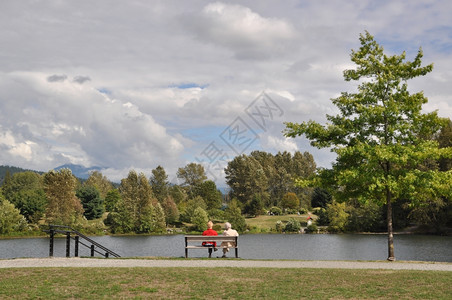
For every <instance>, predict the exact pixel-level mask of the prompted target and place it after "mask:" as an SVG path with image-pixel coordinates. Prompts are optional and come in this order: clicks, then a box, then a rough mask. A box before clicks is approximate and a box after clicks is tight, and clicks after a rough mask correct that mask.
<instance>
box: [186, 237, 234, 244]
mask: <svg viewBox="0 0 452 300" xmlns="http://www.w3.org/2000/svg"><path fill="white" fill-rule="evenodd" d="M237 238H238V237H237V236H224V235H186V236H185V242H186V243H188V242H204V241H216V242H234V243H236V245H237V240H238V239H237Z"/></svg>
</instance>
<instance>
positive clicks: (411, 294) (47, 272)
mask: <svg viewBox="0 0 452 300" xmlns="http://www.w3.org/2000/svg"><path fill="white" fill-rule="evenodd" d="M451 283H452V272H439V271H394V270H345V269H334V270H333V269H272V268H215V269H213V268H20V269H0V299H124V298H133V299H256V298H260V299H332V298H333V299H345V298H353V299H450V295H452V284H451Z"/></svg>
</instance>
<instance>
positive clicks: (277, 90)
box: [0, 0, 452, 186]
mask: <svg viewBox="0 0 452 300" xmlns="http://www.w3.org/2000/svg"><path fill="white" fill-rule="evenodd" d="M451 11H452V2H451V1H448V0H444V1H440V0H438V1H434V0H431V1H430V0H422V1H421V0H411V1H400V0H395V1H384V0H383V1H380V0H378V1H377V0H355V1H348V0H347V1H345V0H343V1H341V0H325V1H315V0H310V1H305V0H297V1H296V0H292V1H291V0H288V1H277V0H274V1H269V0H263V1H221V2H220V1H219V2H214V1H182V0H181V1H171V0H169V1H168V0H165V1H163V0H162V1H148V0H127V1H119V0H78V1H63V0H47V1H41V0H21V1H16V0H2V1H0V45H1V47H0V165H10V166H17V167H22V168H26V169H32V170H38V171H44V172H46V171H49V170H51V169H53V168H56V167H58V166H60V165H63V164H68V163H72V164H79V165H83V166H85V167H93V166H98V167H101V168H102V169H101V172H102V174H103V175H105V176H107V178H108V179H110V180H112V181H116V182H119V181H120V180H121V178H125V177H126V176H127V174H128V172H129V171H130V170H132V169H133V170H135V171H137V172H144V173H145V174H146V175H147V176H150V175H151V170H152V169H155V168H156V167H157V166H159V165H161V166H162V167H164V169H165V170H166V172H167V174H168V176H169V180H170V181H171V182H173V183H178V182H177V178H176V172H177V169H178V168H180V167H184V166H186V165H187V164H188V163H192V162H195V163H201V164H203V166H204V168H205V169H206V173H207V175H208V177H209V179H211V180H214V181H215V182H216V183H217V185H218V186H222V185H225V184H224V172H223V171H222V170H223V168H224V166H226V164H227V162H228V161H229V160H231V159H233V158H234V157H235V156H236V155H239V154H249V153H250V152H251V151H253V150H260V151H266V152H271V153H273V154H276V153H277V152H278V151H289V152H291V153H293V152H295V151H301V152H305V151H307V152H309V153H311V154H312V155H313V156H314V159H315V161H316V163H317V166H319V167H329V166H330V165H331V163H332V162H333V161H334V159H335V156H334V154H332V153H331V152H330V151H329V150H328V149H321V150H319V149H316V148H313V147H311V146H310V145H309V141H307V140H306V139H305V138H304V137H298V138H295V139H293V138H285V137H284V135H283V134H282V131H283V130H284V128H285V126H284V122H303V121H308V120H315V121H317V122H320V123H322V124H324V123H325V122H326V115H327V114H335V113H336V110H335V107H334V105H333V104H332V103H331V98H335V97H337V96H338V95H339V94H340V93H341V92H344V91H355V88H356V84H354V83H351V82H346V81H344V79H343V75H342V72H343V71H344V70H345V69H352V68H354V65H353V64H352V63H351V61H350V53H351V50H352V49H358V48H359V46H360V44H359V35H360V34H361V33H364V32H365V31H366V30H367V31H368V32H369V33H370V34H372V35H373V36H374V37H375V39H376V41H377V42H378V43H379V44H380V45H382V46H383V47H384V49H385V51H386V53H387V54H389V55H393V54H401V53H402V52H403V51H406V53H407V59H408V60H412V59H413V58H414V57H415V55H416V54H417V51H418V50H419V48H420V47H422V50H423V51H424V58H423V63H424V65H427V64H430V63H434V70H433V72H432V73H429V74H428V75H427V76H425V77H422V78H418V79H414V80H412V81H410V82H408V85H409V88H410V90H411V91H414V92H418V91H424V94H425V96H427V97H428V99H429V102H428V104H426V105H425V106H424V110H425V111H426V112H427V111H433V110H438V114H439V115H440V116H442V117H452V98H451V96H450V95H452V84H451V83H452V82H451V80H452V19H451V18H450V12H451Z"/></svg>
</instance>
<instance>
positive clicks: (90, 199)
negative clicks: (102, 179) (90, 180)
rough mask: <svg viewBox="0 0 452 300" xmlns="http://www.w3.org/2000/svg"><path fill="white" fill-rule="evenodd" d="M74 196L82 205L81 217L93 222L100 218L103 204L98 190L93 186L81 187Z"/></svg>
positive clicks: (103, 209)
mask: <svg viewBox="0 0 452 300" xmlns="http://www.w3.org/2000/svg"><path fill="white" fill-rule="evenodd" d="M75 195H76V196H77V197H78V198H79V199H80V201H81V202H82V205H83V209H84V213H83V215H84V216H85V217H86V219H87V220H94V219H98V218H100V217H102V214H103V213H104V211H105V208H104V202H103V201H102V199H101V198H100V193H99V190H98V189H97V188H96V187H94V186H89V185H85V186H81V187H80V188H78V189H77V191H76V193H75Z"/></svg>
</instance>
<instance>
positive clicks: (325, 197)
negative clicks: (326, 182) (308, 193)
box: [311, 187, 333, 208]
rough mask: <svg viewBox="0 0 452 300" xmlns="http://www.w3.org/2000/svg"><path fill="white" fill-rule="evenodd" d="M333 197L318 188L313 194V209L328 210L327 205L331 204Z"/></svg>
mask: <svg viewBox="0 0 452 300" xmlns="http://www.w3.org/2000/svg"><path fill="white" fill-rule="evenodd" d="M332 199H333V197H332V196H331V194H330V193H329V192H328V191H327V190H326V189H322V188H320V187H316V188H315V189H314V192H313V194H312V199H311V205H312V207H321V208H326V206H327V204H329V203H331V201H332Z"/></svg>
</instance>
